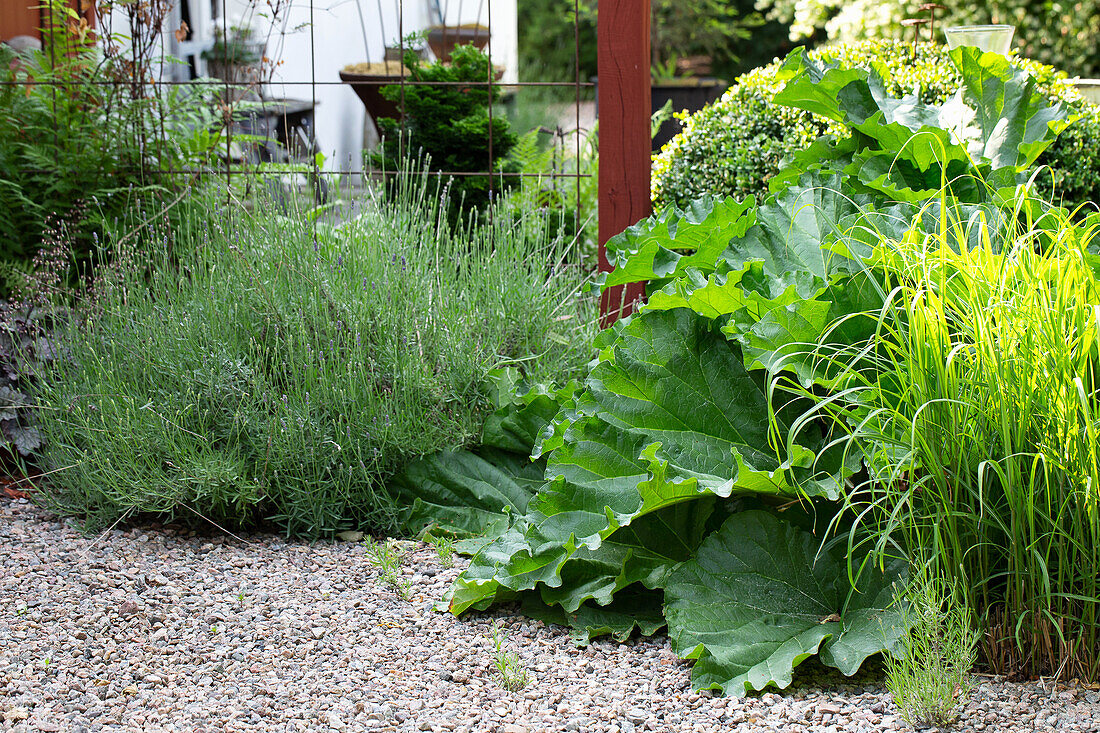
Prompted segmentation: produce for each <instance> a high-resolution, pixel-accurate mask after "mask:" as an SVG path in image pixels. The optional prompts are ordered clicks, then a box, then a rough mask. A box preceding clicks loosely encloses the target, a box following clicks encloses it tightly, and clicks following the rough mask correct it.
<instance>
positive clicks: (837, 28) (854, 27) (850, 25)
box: [759, 0, 1100, 77]
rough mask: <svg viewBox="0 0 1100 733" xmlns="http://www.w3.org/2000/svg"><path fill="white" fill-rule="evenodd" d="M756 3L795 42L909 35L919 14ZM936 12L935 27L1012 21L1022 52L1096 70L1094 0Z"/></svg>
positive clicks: (1099, 63) (787, 1) (859, 1)
mask: <svg viewBox="0 0 1100 733" xmlns="http://www.w3.org/2000/svg"><path fill="white" fill-rule="evenodd" d="M759 6H760V7H761V9H763V10H767V11H768V15H769V17H770V18H774V19H778V20H781V21H783V22H785V23H788V24H790V36H791V39H792V40H796V41H797V40H800V39H804V38H809V37H811V36H813V35H814V34H817V33H821V32H823V35H824V36H825V38H827V40H829V41H834V42H841V43H850V42H852V41H859V40H867V39H884V38H894V39H901V38H905V39H906V40H910V39H912V38H913V35H912V34H913V31H912V30H905V29H903V27H902V25H901V21H902V19H904V18H906V17H912V16H915V15H917V16H919V15H922V13H920V12H919V11H918V10H917V8H916V6H915V5H914V4H909V3H905V2H901V1H899V0H888V1H887V2H876V1H875V0H854V2H843V1H842V0H763V1H762V2H761V3H759ZM939 12H942V13H943V14H942V15H938V20H937V24H936V27H937V28H938V29H942V28H943V27H945V26H947V25H964V24H985V23H999V24H1006V25H1014V26H1016V36H1015V41H1014V43H1015V45H1016V46H1017V47H1018V48H1019V51H1020V54H1021V55H1022V56H1025V57H1027V58H1031V59H1035V60H1036V61H1039V62H1041V63H1044V64H1049V65H1051V66H1054V67H1056V68H1058V69H1061V70H1063V71H1065V72H1067V73H1069V74H1070V75H1073V76H1082V77H1096V76H1098V75H1100V56H1098V55H1097V53H1096V37H1097V34H1098V33H1100V2H1097V0H1074V1H1072V2H1046V1H1044V0H992V2H984V3H956V4H953V5H949V6H948V8H947V9H946V11H939ZM937 32H938V31H937ZM922 33H925V34H927V31H922ZM925 37H926V36H925ZM933 40H935V41H942V38H936V39H933Z"/></svg>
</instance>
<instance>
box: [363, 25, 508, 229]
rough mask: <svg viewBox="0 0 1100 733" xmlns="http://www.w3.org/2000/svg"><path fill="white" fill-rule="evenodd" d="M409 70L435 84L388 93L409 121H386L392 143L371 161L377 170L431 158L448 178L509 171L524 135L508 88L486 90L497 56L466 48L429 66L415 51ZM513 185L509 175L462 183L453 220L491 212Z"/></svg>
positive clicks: (409, 55) (457, 183)
mask: <svg viewBox="0 0 1100 733" xmlns="http://www.w3.org/2000/svg"><path fill="white" fill-rule="evenodd" d="M405 65H406V66H407V67H408V69H409V75H408V79H409V81H410V82H427V84H425V85H423V86H419V85H417V84H415V83H413V84H408V85H405V86H401V85H390V86H385V87H383V88H382V96H384V97H385V98H386V99H388V100H390V101H391V102H395V103H397V104H398V105H399V106H401V107H402V108H403V109H404V110H405V117H404V119H402V120H400V121H398V120H394V119H391V118H388V117H383V118H382V119H380V120H379V121H378V124H379V127H380V128H381V132H382V135H383V137H384V139H383V141H382V143H381V144H380V145H379V146H378V149H377V150H376V151H375V152H374V153H372V155H371V160H372V162H373V163H374V165H376V166H379V167H381V168H382V169H383V170H385V171H389V172H398V171H402V170H404V169H405V168H406V167H408V165H409V163H408V161H410V160H418V159H420V158H421V157H425V158H427V159H428V161H429V164H430V165H431V167H432V168H433V169H434V170H436V171H443V172H445V173H486V174H489V173H498V172H500V171H502V170H504V168H505V166H506V163H507V160H508V153H509V151H511V149H512V148H513V147H514V146H515V144H516V134H515V133H514V132H512V130H511V126H510V125H509V123H508V118H507V117H506V115H505V112H504V108H503V106H501V104H500V95H501V91H500V87H499V86H497V85H494V86H493V87H492V88H491V89H490V88H489V86H488V85H487V84H486V82H488V80H489V75H490V74H491V73H492V70H491V68H490V64H489V57H488V56H486V55H485V54H483V53H482V52H481V51H478V50H477V49H476V48H474V47H473V46H459V47H457V48H456V49H455V50H454V51H453V52H452V53H451V60H450V62H449V63H446V64H444V63H442V62H439V61H437V62H436V63H433V64H429V65H427V66H425V65H423V64H422V63H421V61H420V58H419V57H418V56H417V55H416V53H415V52H413V51H406V52H405ZM464 83H469V84H470V86H464V85H463V84H464ZM491 111H492V112H493V114H490V112H491ZM512 183H513V181H512V180H509V179H506V178H504V177H502V176H490V175H460V176H456V177H454V179H453V180H452V182H451V184H450V186H451V196H450V200H451V202H452V204H453V205H452V212H451V213H452V216H451V219H452V220H455V219H456V218H457V214H458V213H459V212H460V211H461V210H464V209H466V210H469V209H474V210H477V211H482V210H484V209H485V207H486V206H488V204H489V201H490V191H491V190H494V191H495V192H496V193H497V194H499V193H500V192H501V191H503V190H506V189H507V188H509V187H510V186H511V185H512Z"/></svg>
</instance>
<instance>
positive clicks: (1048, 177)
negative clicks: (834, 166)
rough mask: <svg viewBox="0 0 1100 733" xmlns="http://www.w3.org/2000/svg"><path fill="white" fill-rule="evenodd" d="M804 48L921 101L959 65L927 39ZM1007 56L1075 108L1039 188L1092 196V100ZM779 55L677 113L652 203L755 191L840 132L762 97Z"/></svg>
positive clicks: (1077, 199)
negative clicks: (793, 157) (875, 71)
mask: <svg viewBox="0 0 1100 733" xmlns="http://www.w3.org/2000/svg"><path fill="white" fill-rule="evenodd" d="M808 55H809V56H810V57H811V58H815V59H819V60H825V61H833V62H838V63H839V64H840V65H841V66H845V67H850V66H858V67H860V68H870V67H871V65H872V64H874V63H877V64H878V66H879V69H880V71H884V72H885V81H886V82H887V86H888V88H889V91H890V93H891V94H902V93H912V92H913V91H914V89H917V88H919V90H920V97H921V99H922V100H923V101H925V102H943V101H944V100H946V99H947V97H949V96H950V95H951V94H953V93H954V92H955V90H956V89H958V88H959V84H960V78H959V72H958V70H957V69H956V68H955V66H954V64H952V63H951V59H950V58H949V57H948V55H947V47H946V46H941V45H939V44H933V43H919V44H915V45H914V44H911V43H899V42H896V41H864V42H860V43H852V44H842V45H836V46H829V47H824V48H819V49H815V50H813V51H811V52H810V53H809V54H808ZM1012 64H1013V65H1014V66H1017V67H1020V68H1024V69H1027V70H1028V71H1029V72H1031V74H1032V75H1033V76H1034V77H1035V80H1036V83H1037V84H1038V85H1039V88H1040V89H1041V90H1043V92H1044V93H1045V94H1046V95H1047V96H1048V97H1050V98H1051V99H1059V100H1062V101H1065V102H1066V103H1068V104H1069V105H1070V108H1071V111H1072V112H1074V113H1077V114H1080V115H1081V118H1080V119H1079V120H1078V121H1077V122H1076V123H1074V124H1073V125H1072V126H1071V127H1070V128H1069V129H1067V130H1066V131H1065V132H1063V133H1062V135H1061V136H1060V137H1059V138H1058V139H1057V140H1056V141H1055V142H1054V144H1053V145H1052V146H1051V147H1050V148H1049V149H1048V150H1047V151H1046V152H1044V153H1043V155H1042V156H1041V157H1040V158H1039V160H1038V164H1039V165H1045V166H1049V168H1050V170H1049V171H1047V172H1044V174H1041V183H1040V185H1041V186H1042V188H1043V189H1046V190H1050V188H1051V186H1052V185H1053V188H1054V191H1055V192H1056V193H1057V195H1058V196H1060V197H1061V198H1062V201H1063V202H1064V204H1065V205H1066V206H1069V207H1070V208H1074V207H1076V206H1078V205H1079V204H1081V203H1085V202H1094V203H1100V107H1098V106H1096V105H1093V104H1089V103H1088V102H1086V101H1084V99H1082V97H1081V96H1080V94H1078V92H1077V91H1076V90H1075V89H1074V88H1073V87H1071V86H1069V85H1068V84H1066V82H1065V79H1066V75H1065V74H1063V73H1062V72H1060V71H1058V70H1057V69H1055V68H1054V67H1052V66H1046V65H1044V64H1040V63H1038V62H1036V61H1032V60H1030V59H1024V58H1019V57H1013V59H1012ZM778 70H779V62H778V61H775V62H773V63H771V64H769V65H767V66H762V67H760V68H758V69H754V70H753V71H750V72H749V73H747V74H744V75H743V76H741V77H739V78H738V79H737V80H736V82H735V83H734V84H733V86H732V87H730V89H729V91H727V92H726V93H725V94H724V95H723V96H722V98H721V99H719V100H718V101H717V102H715V103H714V104H712V105H710V106H708V107H706V108H704V109H703V110H701V111H699V112H697V113H695V114H693V115H686V116H681V119H682V120H683V123H684V129H683V131H682V132H681V133H680V134H679V135H677V136H676V137H675V138H673V140H672V141H671V142H669V143H668V144H667V145H665V146H664V148H662V150H661V152H660V153H659V154H658V155H656V156H654V162H653V201H654V204H655V205H656V206H657V207H663V206H666V205H668V204H676V205H677V206H684V205H686V204H687V203H689V202H690V201H692V200H693V199H696V198H698V197H700V196H702V195H705V194H710V195H719V196H733V197H735V198H738V199H740V198H744V197H745V196H748V195H750V194H752V195H755V196H757V198H761V197H762V196H766V195H767V193H768V179H769V178H771V177H772V176H773V175H775V174H776V173H777V172H778V171H779V168H780V164H781V162H782V160H783V159H784V158H785V157H786V156H788V155H790V154H791V153H793V152H795V151H797V150H801V149H803V148H806V147H808V146H809V145H810V143H812V142H813V141H814V140H815V139H817V137H818V136H820V135H822V134H824V133H826V132H828V133H832V134H836V135H846V134H847V132H846V128H844V127H843V126H841V125H837V124H836V123H833V122H831V121H830V120H827V119H825V118H823V117H819V116H817V115H814V114H811V113H809V112H804V111H802V110H796V109H789V108H787V107H782V106H780V105H778V104H775V102H773V101H772V99H773V97H774V96H775V94H776V93H777V92H778V91H779V90H780V89H781V88H782V86H783V85H782V83H781V82H778V81H776V78H775V76H776V72H777V71H778Z"/></svg>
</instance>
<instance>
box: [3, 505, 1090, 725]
mask: <svg viewBox="0 0 1100 733" xmlns="http://www.w3.org/2000/svg"><path fill="white" fill-rule="evenodd" d="M397 546H398V547H399V548H400V550H401V551H402V552H403V553H404V557H403V565H402V568H401V570H400V572H401V574H402V576H403V577H404V578H405V579H406V580H408V581H409V582H410V583H411V594H410V598H409V599H408V600H405V599H402V598H400V597H399V596H398V595H397V594H396V593H395V592H394V591H393V589H392V587H391V586H389V585H387V584H386V583H384V582H382V580H381V578H380V575H379V572H378V570H377V569H376V568H375V567H373V566H372V565H371V564H370V562H369V559H368V557H367V553H366V549H365V547H364V545H363V544H362V543H360V542H354V541H350V540H344V541H340V542H335V543H316V544H313V545H310V544H306V543H299V542H292V541H291V542H288V541H286V540H284V539H282V538H279V537H274V536H269V535H259V534H257V535H248V536H246V537H244V538H241V539H237V538H234V537H221V536H210V535H203V534H201V533H198V534H196V533H195V532H193V531H190V530H182V529H179V528H173V527H161V526H157V525H148V526H143V527H139V528H124V527H119V528H113V529H111V530H110V531H108V532H105V533H103V534H102V535H100V536H98V537H91V538H89V537H85V536H83V535H82V534H80V533H79V532H78V531H76V530H75V529H73V528H72V527H70V526H69V524H68V523H66V522H62V521H59V520H58V519H57V518H56V517H53V516H52V515H49V514H47V513H46V512H44V511H42V510H40V509H38V508H36V507H34V506H33V505H31V504H30V503H28V502H26V501H25V500H9V499H3V500H0V731H3V732H4V733H7V732H8V731H11V732H12V733H15V732H18V733H30V732H31V731H51V730H55V731H79V732H81V733H84V732H87V733H93V732H94V733H98V732H99V731H135V732H136V731H180V732H181V733H182V732H184V731H186V732H188V733H191V732H198V731H203V732H209V733H213V732H214V731H231V732H235V731H278V732H279V733H284V732H287V733H290V732H295V733H296V732H298V731H371V732H378V733H382V732H386V733H410V732H412V731H422V730H423V731H461V732H462V733H518V732H519V731H524V732H525V733H558V732H560V731H563V730H564V731H584V732H585V733H588V732H589V731H592V732H594V733H612V732H615V733H642V732H644V731H661V732H668V733H679V732H681V731H684V732H686V733H710V732H711V731H727V730H738V731H741V730H744V731H746V733H763V732H764V731H767V732H769V733H856V732H858V733H863V732H866V733H878V732H879V731H905V730H910V729H909V727H908V726H907V725H906V724H905V723H904V721H903V720H902V719H901V717H900V715H899V714H898V711H897V708H896V707H895V706H894V704H893V701H892V700H891V698H890V696H889V694H888V693H887V692H886V691H885V689H884V688H883V685H882V672H881V669H878V668H876V666H875V665H869V666H868V668H867V669H865V671H861V672H860V673H859V674H858V675H856V676H855V677H852V678H846V677H844V676H842V675H840V674H839V673H838V672H836V671H835V670H832V669H829V668H826V667H823V666H821V665H820V664H819V663H817V662H816V661H813V660H808V661H807V662H805V663H803V664H802V665H801V666H800V667H799V668H798V670H797V672H796V675H795V682H794V684H792V685H791V686H790V687H789V688H788V689H786V690H783V691H780V692H776V691H768V692H765V693H762V694H759V695H752V696H748V697H745V698H740V699H738V698H721V697H716V696H714V695H711V694H709V693H697V692H692V691H691V684H690V675H691V667H690V664H689V663H688V662H685V661H683V660H680V659H677V658H676V656H675V654H673V652H672V649H671V647H670V645H669V642H668V638H667V637H665V636H656V637H652V638H649V639H640V640H638V639H634V640H631V641H628V642H627V643H623V644H619V643H614V642H609V641H606V640H600V641H598V642H597V643H594V644H592V645H590V646H588V647H585V648H580V647H577V646H575V645H573V644H572V643H571V642H570V640H569V636H568V633H567V632H566V630H565V629H562V628H558V627H552V626H547V625H545V624H543V623H542V622H539V621H532V620H530V619H526V618H523V617H520V616H519V615H518V613H517V611H516V609H515V608H514V607H502V608H497V609H494V610H493V611H492V612H490V613H480V614H469V615H468V616H466V617H464V618H463V619H461V620H460V619H455V618H454V617H453V616H451V615H450V614H447V613H441V612H438V611H435V610H434V606H435V604H436V602H438V601H439V599H440V598H442V597H443V594H444V592H445V591H446V589H447V588H448V587H449V586H450V584H451V581H453V580H454V578H455V576H456V575H457V574H458V573H459V572H460V571H461V569H462V568H463V567H464V565H465V561H464V560H462V559H461V558H456V559H455V567H452V568H443V567H440V565H439V561H438V556H437V555H436V553H435V551H434V550H433V549H432V548H430V547H428V546H427V545H424V544H422V543H416V542H408V541H399V542H398V543H397ZM497 622H499V623H501V624H502V626H503V628H504V630H505V633H506V636H507V641H506V642H505V643H506V645H507V647H508V649H509V650H510V651H514V652H515V653H516V654H518V655H519V658H520V661H521V663H522V664H523V666H524V667H525V668H526V670H527V671H528V673H529V675H530V676H531V679H532V682H531V684H530V685H529V686H528V687H527V688H525V689H523V690H520V691H516V692H509V691H506V690H504V689H503V688H502V687H501V683H500V679H499V678H498V676H497V672H496V669H495V667H494V665H493V656H492V651H493V648H492V643H491V641H490V640H489V632H490V628H491V625H492V624H493V623H497ZM978 679H979V682H980V684H979V685H978V687H977V689H976V690H975V691H974V694H973V695H972V696H971V699H970V700H969V701H968V702H967V704H966V705H965V707H964V708H963V709H962V711H961V715H960V719H959V722H958V725H957V726H956V728H955V730H958V731H964V732H969V731H982V732H983V733H1018V732H1019V733H1025V732H1026V733H1033V732H1037V731H1044V732H1045V731H1058V732H1059V733H1062V732H1063V731H1065V732H1066V733H1086V732H1088V733H1096V732H1097V731H1100V694H1098V693H1097V691H1095V690H1093V689H1086V688H1074V687H1066V686H1064V685H1060V686H1055V685H1052V684H1049V683H1046V684H1039V683H1029V684H1014V683H1008V682H1005V681H1003V680H999V679H992V678H986V677H982V678H978Z"/></svg>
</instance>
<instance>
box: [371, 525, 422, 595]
mask: <svg viewBox="0 0 1100 733" xmlns="http://www.w3.org/2000/svg"><path fill="white" fill-rule="evenodd" d="M364 543H366V546H367V558H368V559H369V560H370V562H371V563H372V564H373V565H374V566H375V567H377V568H378V569H379V570H380V571H381V575H380V576H379V580H381V581H382V583H383V584H384V585H388V586H389V587H390V588H391V589H392V590H393V592H394V593H396V594H397V595H398V597H399V598H401V599H402V600H405V601H407V600H409V599H410V598H412V586H411V584H410V583H409V581H408V580H406V579H405V578H403V577H402V576H401V551H400V550H399V549H398V548H397V545H396V544H395V543H394V541H393V540H386V541H385V542H375V541H373V540H371V539H369V538H368V539H366V540H364Z"/></svg>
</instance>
